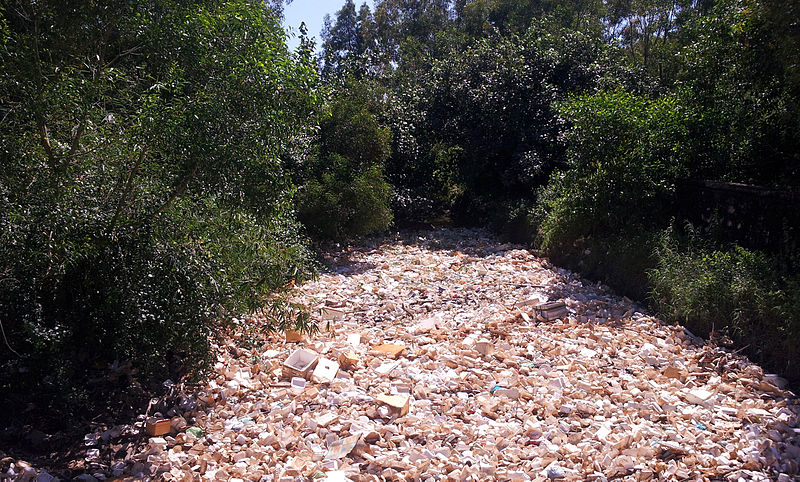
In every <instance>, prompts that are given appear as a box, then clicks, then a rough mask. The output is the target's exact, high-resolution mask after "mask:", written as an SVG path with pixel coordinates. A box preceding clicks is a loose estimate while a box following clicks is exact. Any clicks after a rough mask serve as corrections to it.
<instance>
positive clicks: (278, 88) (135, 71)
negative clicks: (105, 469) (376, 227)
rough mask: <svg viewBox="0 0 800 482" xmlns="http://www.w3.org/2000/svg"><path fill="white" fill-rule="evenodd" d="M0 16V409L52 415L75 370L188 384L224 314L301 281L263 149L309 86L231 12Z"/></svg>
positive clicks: (263, 11)
mask: <svg viewBox="0 0 800 482" xmlns="http://www.w3.org/2000/svg"><path fill="white" fill-rule="evenodd" d="M2 18H3V23H4V24H5V25H7V29H5V33H4V40H3V45H2V50H0V57H1V59H0V66H2V67H0V69H2V70H0V92H1V93H0V99H2V105H1V106H0V112H2V116H0V118H2V121H1V122H0V152H1V153H2V156H3V160H2V164H3V173H2V175H1V176H0V266H2V267H3V268H2V272H1V273H0V319H1V320H3V329H4V335H5V340H4V341H5V342H6V343H7V348H9V349H8V350H3V351H2V352H0V353H2V354H0V357H1V359H2V367H3V368H2V370H1V371H0V387H2V391H3V392H4V393H5V394H7V397H4V402H3V413H4V414H6V415H9V414H14V413H18V411H17V410H15V409H14V408H15V407H20V406H25V405H26V404H27V403H32V404H33V406H34V407H35V408H36V410H35V412H38V413H40V414H41V413H45V414H47V413H51V414H52V413H55V412H60V414H61V418H60V419H59V420H55V419H54V421H55V422H56V423H64V422H65V421H67V419H68V418H64V415H68V414H69V413H70V410H80V411H83V410H85V409H86V408H91V407H92V406H96V405H95V404H97V403H103V402H100V401H99V400H93V399H91V390H90V389H91V387H90V386H89V385H86V381H87V379H89V378H90V377H91V376H95V375H97V374H98V373H100V376H101V377H102V376H103V374H104V373H107V371H108V370H109V367H118V366H126V365H127V366H130V367H132V369H131V370H130V371H129V372H128V373H129V375H131V376H132V374H134V373H136V371H137V370H139V375H136V378H137V379H140V380H142V381H146V380H147V379H148V377H149V376H151V375H155V376H158V377H163V376H167V375H170V374H172V375H173V376H175V375H176V374H177V375H180V374H181V373H185V372H186V371H190V372H194V373H197V371H198V370H200V369H202V368H203V367H204V366H206V364H207V362H208V361H209V356H210V351H209V350H210V343H211V340H212V339H213V337H214V336H217V335H219V334H220V330H221V329H222V328H223V327H224V326H225V324H226V323H227V322H228V321H229V320H230V319H231V317H232V315H233V314H234V313H241V312H243V311H247V310H252V309H255V308H257V307H260V306H263V303H265V302H266V297H267V296H268V295H269V294H270V293H273V292H275V291H279V290H281V289H282V287H283V286H285V284H286V282H287V281H288V280H289V279H290V278H297V279H298V280H302V279H303V278H306V277H307V276H309V274H310V272H309V270H308V266H309V259H310V253H309V252H308V251H307V249H306V248H305V243H304V240H303V238H302V236H301V235H300V234H299V231H298V228H297V226H296V223H295V222H294V221H293V215H292V202H291V194H292V188H291V183H290V179H289V177H288V175H287V173H286V172H285V169H284V167H283V163H282V161H281V156H282V155H283V153H284V152H286V150H287V149H288V148H289V142H290V140H292V139H295V138H297V137H298V135H299V134H300V133H301V132H302V129H303V125H302V122H303V120H304V113H305V112H307V111H309V110H311V109H312V108H313V106H314V105H315V103H316V99H315V96H314V92H315V84H314V82H315V76H314V72H313V66H311V65H310V64H303V63H298V62H296V61H295V60H294V59H293V58H292V57H291V55H290V54H289V52H288V51H287V50H286V47H285V44H284V34H283V32H282V30H281V28H280V26H279V24H278V23H277V22H276V20H275V17H274V15H273V11H271V10H270V9H268V8H266V7H264V6H263V5H256V4H251V3H249V2H245V1H233V2H225V3H221V2H213V1H206V2H202V1H199V2H189V1H186V2H166V1H155V2H122V3H114V2H111V3H102V2H101V3H91V4H74V3H70V2H20V3H19V4H17V5H16V6H15V7H14V8H7V9H5V10H3V11H2ZM284 321H286V320H284ZM170 372H172V373H170ZM103 398H105V395H104V397H103ZM23 402H24V403H23ZM48 410H49V411H48ZM76 413H77V412H76ZM12 416H13V415H12ZM4 421H6V420H4ZM19 421H21V419H18V420H17V422H19Z"/></svg>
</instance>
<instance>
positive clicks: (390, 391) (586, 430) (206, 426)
mask: <svg viewBox="0 0 800 482" xmlns="http://www.w3.org/2000/svg"><path fill="white" fill-rule="evenodd" d="M326 256H327V257H326V260H325V262H326V265H327V266H328V268H329V272H328V273H324V274H322V275H321V276H320V277H319V278H318V279H316V280H314V281H312V282H309V283H306V284H305V285H303V286H298V287H296V288H295V290H294V291H293V292H292V299H291V301H292V302H297V303H302V304H304V305H305V306H308V307H311V311H310V312H311V316H312V317H316V321H318V322H319V323H320V326H321V327H323V328H324V327H325V326H326V321H333V319H330V320H329V318H336V320H335V321H336V325H335V326H334V327H333V328H332V329H325V330H323V331H322V332H319V333H316V334H313V335H305V336H306V341H305V343H304V344H303V345H301V347H298V346H297V345H293V344H287V343H285V341H286V340H285V334H284V333H277V334H267V333H268V332H267V330H263V333H265V334H264V335H263V339H262V340H259V343H252V338H251V337H252V333H259V332H261V330H258V328H259V326H260V323H262V322H263V320H262V318H260V315H259V316H256V315H254V316H250V317H243V322H242V323H246V324H249V325H250V328H252V329H250V330H248V331H246V332H243V333H241V334H238V333H233V334H232V335H231V336H229V337H225V339H224V340H223V341H221V342H220V344H219V346H218V347H217V348H218V350H217V363H216V364H215V365H214V367H213V372H212V373H211V376H210V377H209V378H208V380H207V381H206V382H205V383H204V384H202V385H200V386H197V387H196V388H195V389H194V391H192V392H189V391H188V390H189V389H188V388H187V387H182V386H179V385H178V384H176V385H175V386H174V387H172V389H173V390H175V391H176V392H177V391H180V390H184V391H186V393H183V394H180V396H176V398H175V399H174V400H164V401H162V402H159V405H158V406H157V407H155V408H154V409H153V410H151V411H150V412H148V413H149V414H151V413H152V414H156V412H160V414H156V415H155V416H157V417H160V418H161V419H166V420H168V421H170V425H171V426H173V427H176V428H175V429H173V432H172V433H173V434H174V435H173V436H169V435H167V434H163V436H160V437H153V438H150V439H149V440H148V442H147V443H146V444H144V446H138V445H133V444H132V445H130V446H128V447H127V449H126V450H120V449H119V447H120V445H121V444H123V443H124V442H122V441H124V440H125V437H128V438H131V439H135V438H136V437H137V436H138V433H139V431H141V430H142V429H144V427H145V424H146V417H145V416H144V415H143V416H142V417H141V418H140V419H139V420H138V421H135V422H132V423H131V425H130V426H127V428H124V429H118V430H114V433H113V434H112V433H111V431H112V430H111V428H103V430H98V432H97V433H93V434H89V435H87V437H86V438H85V439H84V443H85V445H86V446H85V449H97V450H98V451H99V459H95V458H94V457H95V455H97V453H95V452H92V453H91V455H92V459H91V460H85V461H84V463H85V464H87V467H86V468H87V470H88V471H89V472H91V473H92V474H94V473H95V472H97V473H100V472H104V471H105V472H107V473H106V476H107V477H108V476H112V475H113V476H114V477H121V478H130V477H134V478H136V477H138V478H140V479H147V480H168V481H184V480H199V481H214V480H232V481H233V480H236V481H239V480H241V481H245V480H273V481H290V480H291V481H294V480H297V479H300V480H326V478H327V479H328V480H440V479H441V480H444V479H448V480H515V481H522V480H538V481H543V480H548V479H554V480H604V479H605V480H611V479H618V480H633V479H637V480H639V479H641V480H739V479H742V480H781V481H784V480H796V479H798V477H800V467H798V461H800V443H799V441H800V426H799V425H798V419H800V404H798V400H797V398H796V397H795V396H794V395H793V394H792V393H791V392H789V391H788V390H787V386H786V385H785V384H784V381H783V380H781V379H779V377H775V376H772V375H769V374H764V372H763V370H762V369H761V368H760V367H758V366H757V365H754V364H753V363H751V362H750V361H748V360H747V358H745V357H743V356H741V355H740V354H736V353H733V352H731V351H727V350H726V349H724V348H719V347H716V346H711V345H708V344H704V343H703V342H702V340H699V339H698V338H696V337H694V335H692V334H691V333H689V332H687V331H686V330H684V329H683V328H681V327H675V326H668V325H665V324H663V323H661V322H660V321H659V320H658V319H656V318H654V317H652V316H649V315H648V314H647V313H646V311H645V310H644V309H643V308H642V307H641V306H639V305H637V304H636V303H634V302H632V301H631V300H628V299H625V298H621V297H617V296H614V295H613V294H611V293H610V292H609V291H608V290H607V289H606V288H605V287H604V286H602V285H600V284H597V283H594V282H590V281H587V280H584V279H582V278H580V277H579V276H577V275H575V274H574V273H571V272H569V271H566V270H563V269H560V268H557V267H554V266H552V265H551V264H550V263H549V262H548V261H547V260H545V259H542V258H539V257H536V256H535V255H534V254H532V253H531V252H529V251H527V250H525V249H522V248H521V247H518V246H514V245H511V244H500V243H499V242H498V241H497V240H496V239H495V238H493V237H491V236H490V235H489V234H487V233H486V232H483V231H478V230H445V229H442V230H437V231H433V232H428V233H424V234H417V235H405V236H398V237H396V238H387V239H374V240H372V241H368V244H365V245H362V246H352V245H351V246H345V247H343V248H341V250H340V251H335V252H330V253H328V254H327V255H326ZM548 300H559V302H560V303H563V305H564V307H563V309H562V308H560V309H562V310H563V311H565V312H563V313H562V314H561V315H559V316H558V317H557V318H554V319H552V320H549V321H548V322H547V323H535V322H532V320H533V319H534V318H536V317H537V311H536V308H537V307H538V306H539V305H541V304H542V303H546V302H547V301H548ZM323 307H324V308H323ZM315 308H320V309H318V310H316V309H315ZM325 308H327V309H328V310H326V309H325ZM332 310H335V311H338V312H341V316H339V315H336V314H335V313H334V312H333V311H332ZM523 315H525V316H523ZM539 316H542V315H541V314H539ZM246 342H247V343H246ZM250 347H252V348H250ZM490 347H491V348H490ZM298 348H299V349H298ZM334 363H338V365H339V367H338V368H340V369H339V370H337V371H336V372H335V373H333V374H332V375H331V372H332V371H333V365H332V364H334ZM315 369H319V372H320V374H323V373H324V374H325V376H319V377H317V376H312V375H315V374H316V371H315ZM293 377H297V378H298V379H299V380H297V381H294V380H292V378H293ZM320 382H322V383H320ZM299 385H303V386H304V389H303V390H297V388H299ZM406 410H407V411H406ZM142 411H144V408H143V409H142ZM401 414H402V415H401ZM184 424H185V425H184ZM177 427H184V428H182V429H177ZM185 427H188V428H185ZM106 429H108V433H106ZM117 454H119V455H117ZM95 460H99V461H101V462H95ZM106 461H109V462H108V463H109V464H108V465H105V464H106ZM11 465H12V464H9V465H7V466H5V465H4V466H3V467H2V468H0V470H4V471H5V472H2V473H0V478H4V477H5V478H11V479H15V478H17V477H18V476H19V475H20V474H22V473H23V472H24V468H23V467H22V466H18V465H14V466H13V467H11ZM9 471H11V472H13V475H9V474H10V473H11V472H9ZM40 473H41V472H40Z"/></svg>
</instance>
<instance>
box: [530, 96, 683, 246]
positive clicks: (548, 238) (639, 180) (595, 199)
mask: <svg viewBox="0 0 800 482" xmlns="http://www.w3.org/2000/svg"><path fill="white" fill-rule="evenodd" d="M560 110H561V113H562V115H563V116H564V118H565V120H566V121H567V122H568V123H569V124H570V128H569V129H568V131H567V132H566V135H565V137H566V140H567V142H568V144H567V145H568V150H567V161H568V166H567V169H566V170H563V171H558V172H556V173H554V174H553V175H552V176H551V178H550V181H549V183H548V185H547V186H546V187H545V188H544V189H542V190H541V191H540V194H539V208H538V209H539V212H538V215H537V217H538V219H539V222H540V229H539V236H540V242H541V245H542V247H543V248H544V249H546V250H548V251H550V252H551V253H552V254H556V255H559V254H566V253H567V252H568V251H569V250H570V249H571V247H570V246H571V245H572V243H573V241H574V240H576V239H579V238H584V239H587V240H589V241H591V240H592V239H593V238H608V237H611V235H612V234H614V233H623V232H625V233H631V232H637V231H640V230H645V231H647V230H650V229H652V228H653V227H655V228H656V229H661V228H662V227H663V222H664V219H669V218H670V215H671V210H672V204H673V196H674V193H675V189H676V181H677V179H678V178H679V176H680V175H681V174H682V173H683V172H684V171H685V168H684V162H685V157H686V152H687V150H688V141H687V138H686V135H687V129H688V128H687V125H688V124H689V123H690V121H691V116H690V115H689V114H688V113H686V112H685V111H684V109H682V108H681V106H680V105H679V104H678V103H677V102H676V101H675V100H674V99H672V98H669V97H665V98H662V99H658V100H650V99H648V98H646V97H642V96H637V95H633V94H630V93H628V92H624V91H619V90H617V91H611V92H601V93H599V94H595V95H588V96H582V97H576V98H573V99H572V100H570V101H569V102H566V103H564V104H562V105H561V106H560Z"/></svg>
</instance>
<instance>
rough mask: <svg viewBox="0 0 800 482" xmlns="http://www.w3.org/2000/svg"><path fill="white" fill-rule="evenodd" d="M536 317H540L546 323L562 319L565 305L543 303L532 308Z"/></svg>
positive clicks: (559, 302) (557, 302)
mask: <svg viewBox="0 0 800 482" xmlns="http://www.w3.org/2000/svg"><path fill="white" fill-rule="evenodd" d="M534 311H535V312H536V316H541V317H542V318H544V319H545V320H547V321H553V320H557V319H559V318H563V317H564V316H566V314H567V305H566V304H565V303H564V302H563V301H554V302H552V303H544V304H541V305H538V306H536V307H535V308H534Z"/></svg>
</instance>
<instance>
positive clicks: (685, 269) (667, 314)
mask: <svg viewBox="0 0 800 482" xmlns="http://www.w3.org/2000/svg"><path fill="white" fill-rule="evenodd" d="M656 261H657V265H656V267H655V268H654V269H652V270H650V271H649V272H648V277H649V280H650V286H651V297H652V301H653V304H654V306H655V308H656V309H657V310H658V312H659V314H660V315H661V316H662V317H664V319H665V320H668V321H672V322H680V323H683V324H685V325H686V326H687V327H688V328H689V329H691V330H694V331H696V332H697V333H698V334H700V335H702V336H705V335H707V334H709V333H710V332H711V331H712V330H716V331H718V332H720V333H724V334H727V335H728V336H730V337H731V338H732V339H733V340H734V341H735V342H736V344H737V345H739V346H741V347H748V354H749V355H750V356H751V358H753V359H754V360H755V361H758V362H761V363H766V365H767V366H768V367H770V368H771V369H773V370H777V371H779V372H780V373H784V374H786V376H788V377H789V378H792V379H793V380H794V381H799V380H800V376H799V374H798V367H800V353H798V352H797V346H800V301H799V300H800V276H798V275H797V271H796V270H793V269H792V268H791V267H790V266H791V265H787V263H786V262H785V260H783V259H779V258H777V257H775V256H770V255H767V254H764V253H761V252H758V251H750V250H747V249H744V248H742V247H739V246H733V247H731V248H725V247H722V246H717V245H714V244H712V243H710V242H708V241H704V240H702V239H701V238H700V237H699V236H697V235H696V234H695V233H694V232H693V231H692V230H691V229H689V234H688V235H687V236H684V237H681V236H678V235H676V234H675V232H674V231H673V230H667V231H665V232H664V233H663V234H662V236H661V240H660V243H659V245H658V247H657V249H656Z"/></svg>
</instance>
